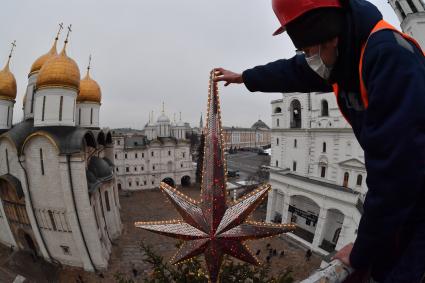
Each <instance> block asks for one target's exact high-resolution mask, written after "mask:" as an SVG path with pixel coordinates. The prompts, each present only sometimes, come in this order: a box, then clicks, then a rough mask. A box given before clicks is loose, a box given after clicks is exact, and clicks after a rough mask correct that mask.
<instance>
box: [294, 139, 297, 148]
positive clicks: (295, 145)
mask: <svg viewBox="0 0 425 283" xmlns="http://www.w3.org/2000/svg"><path fill="white" fill-rule="evenodd" d="M294 148H297V139H294Z"/></svg>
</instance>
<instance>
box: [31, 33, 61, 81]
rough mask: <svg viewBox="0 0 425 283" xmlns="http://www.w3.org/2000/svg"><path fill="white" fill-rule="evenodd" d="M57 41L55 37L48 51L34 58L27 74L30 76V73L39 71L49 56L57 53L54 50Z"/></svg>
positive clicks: (51, 56)
mask: <svg viewBox="0 0 425 283" xmlns="http://www.w3.org/2000/svg"><path fill="white" fill-rule="evenodd" d="M57 41H58V38H57V37H56V38H55V42H54V43H53V46H52V48H50V50H49V52H47V53H46V54H44V55H41V56H40V57H38V58H37V60H35V62H34V63H33V64H32V66H31V70H30V73H29V75H28V76H31V75H32V74H34V73H36V72H38V71H40V69H41V68H42V67H43V65H44V64H45V63H46V62H47V61H48V60H49V59H51V58H53V57H55V56H56V55H58V51H57V50H56V43H57Z"/></svg>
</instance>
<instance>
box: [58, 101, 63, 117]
mask: <svg viewBox="0 0 425 283" xmlns="http://www.w3.org/2000/svg"><path fill="white" fill-rule="evenodd" d="M62 108H63V96H61V97H60V100H59V121H62Z"/></svg>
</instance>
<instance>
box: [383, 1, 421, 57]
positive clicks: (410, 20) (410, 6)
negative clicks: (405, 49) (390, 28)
mask: <svg viewBox="0 0 425 283" xmlns="http://www.w3.org/2000/svg"><path fill="white" fill-rule="evenodd" d="M389 3H390V5H391V7H392V8H393V9H394V11H395V13H396V14H397V16H398V18H399V20H400V23H401V24H400V26H401V29H402V30H403V32H405V33H407V34H409V35H410V36H412V37H413V38H415V39H416V40H417V41H418V42H419V44H420V45H421V47H422V49H425V3H424V0H389Z"/></svg>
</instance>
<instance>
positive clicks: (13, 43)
mask: <svg viewBox="0 0 425 283" xmlns="http://www.w3.org/2000/svg"><path fill="white" fill-rule="evenodd" d="M11 44H12V48H11V49H10V53H9V58H12V54H13V50H14V49H15V47H16V40H14V41H13V42H12V43H11Z"/></svg>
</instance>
